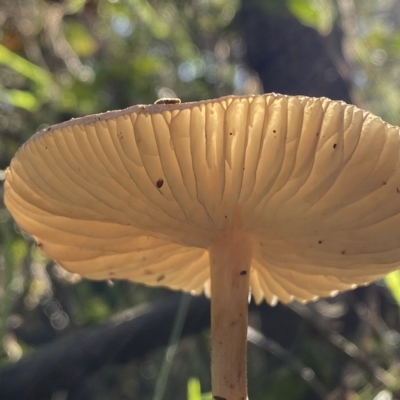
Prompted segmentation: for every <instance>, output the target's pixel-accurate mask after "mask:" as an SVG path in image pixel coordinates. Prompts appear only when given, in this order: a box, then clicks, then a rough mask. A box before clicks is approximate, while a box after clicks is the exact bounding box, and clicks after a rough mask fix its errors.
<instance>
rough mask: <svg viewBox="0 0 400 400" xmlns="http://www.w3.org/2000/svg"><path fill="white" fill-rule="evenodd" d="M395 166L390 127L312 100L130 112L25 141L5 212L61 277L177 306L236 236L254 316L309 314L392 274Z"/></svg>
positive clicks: (239, 101)
mask: <svg viewBox="0 0 400 400" xmlns="http://www.w3.org/2000/svg"><path fill="white" fill-rule="evenodd" d="M399 155H400V132H399V128H398V127H394V126H391V125H389V124H387V123H385V122H383V121H382V120H381V119H380V118H378V117H375V116H373V115H372V114H370V113H368V112H365V111H363V110H360V109H359V108H357V107H355V106H351V105H347V104H345V103H343V102H337V101H332V100H329V99H326V98H307V97H303V96H296V97H289V96H283V95H276V94H267V95H261V96H244V97H234V96H231V97H224V98H220V99H216V100H210V101H202V102H197V103H183V104H166V105H165V104H155V105H150V106H134V107H131V108H128V109H126V110H122V111H114V112H108V113H105V114H99V115H95V116H90V117H85V118H79V119H75V120H71V121H69V122H66V123H62V124H59V125H56V126H54V127H52V128H49V129H47V130H45V131H42V132H40V133H38V134H36V135H35V136H33V137H32V138H31V139H30V140H29V141H28V142H27V143H26V144H25V145H24V146H23V147H22V148H21V149H20V150H19V151H18V153H17V155H16V156H15V157H14V159H13V161H12V163H11V166H10V168H9V169H8V170H7V174H6V181H5V203H6V205H7V207H8V209H9V210H10V212H11V213H12V215H13V216H14V218H15V220H16V222H17V223H18V224H19V225H20V227H21V228H22V229H23V230H25V231H27V232H28V233H30V234H32V235H33V236H34V238H35V240H36V241H37V242H38V246H39V247H40V248H41V250H42V251H43V252H44V253H45V254H46V255H47V256H49V257H50V258H52V259H54V260H56V261H57V262H58V263H59V264H60V265H62V266H63V267H65V268H66V269H67V270H69V271H72V272H77V273H79V274H81V275H83V276H85V277H87V278H91V279H108V278H124V279H130V280H133V281H136V282H142V283H145V284H147V285H157V286H158V285H163V286H168V287H170V288H173V289H182V290H185V291H190V292H192V293H201V292H202V291H203V290H205V289H206V290H207V288H208V287H209V276H210V273H209V259H208V250H207V249H208V248H209V246H210V244H211V243H212V241H213V239H214V238H215V237H216V235H218V233H220V232H221V231H223V230H229V229H239V230H241V231H245V232H247V233H250V234H251V236H252V240H253V254H254V256H253V260H252V265H251V273H250V286H251V291H252V294H253V296H254V297H255V299H256V301H257V302H260V301H261V300H262V299H263V298H265V299H266V300H267V301H268V302H269V303H271V304H274V303H276V301H277V300H278V299H279V300H280V301H282V302H289V301H291V300H292V299H293V298H296V299H298V300H299V301H309V300H314V299H315V298H317V297H319V296H329V295H333V294H334V293H335V292H336V291H340V290H346V289H349V288H352V287H354V286H355V285H359V284H365V283H367V282H370V281H372V280H375V279H378V278H380V277H382V276H384V275H385V274H387V273H388V272H390V271H392V270H394V269H397V268H398V266H399V265H400V167H399Z"/></svg>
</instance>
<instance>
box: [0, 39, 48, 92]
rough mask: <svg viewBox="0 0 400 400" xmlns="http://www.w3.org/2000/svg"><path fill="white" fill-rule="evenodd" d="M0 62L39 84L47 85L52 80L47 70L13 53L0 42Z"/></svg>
mask: <svg viewBox="0 0 400 400" xmlns="http://www.w3.org/2000/svg"><path fill="white" fill-rule="evenodd" d="M0 63H1V64H4V65H6V66H7V67H9V68H11V69H13V70H14V71H16V72H18V73H20V74H21V75H23V76H25V77H26V78H28V79H30V80H32V81H34V82H36V83H37V84H39V85H41V86H49V85H50V84H51V83H52V82H53V79H52V76H51V74H50V73H49V72H47V71H46V70H44V69H43V68H40V67H38V66H37V65H35V64H32V63H31V62H30V61H28V60H26V59H25V58H22V57H20V56H19V55H17V54H15V53H13V52H12V51H10V50H8V49H7V48H6V47H4V46H3V45H1V44H0Z"/></svg>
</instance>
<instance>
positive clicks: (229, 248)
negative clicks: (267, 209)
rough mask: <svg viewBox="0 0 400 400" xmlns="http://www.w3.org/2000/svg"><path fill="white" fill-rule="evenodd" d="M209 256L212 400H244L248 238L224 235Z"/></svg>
mask: <svg viewBox="0 0 400 400" xmlns="http://www.w3.org/2000/svg"><path fill="white" fill-rule="evenodd" d="M209 253H210V268H211V272H210V275H211V346H212V349H211V358H212V365H211V375H212V376H211V383H212V393H213V399H215V400H246V399H247V371H246V348H247V346H246V345H247V315H248V296H249V274H250V263H251V257H252V245H251V238H250V236H249V235H248V234H245V233H243V232H240V231H238V230H233V231H230V232H226V233H224V234H223V235H221V236H218V237H217V238H216V239H215V240H214V242H213V244H212V246H211V248H210V249H209Z"/></svg>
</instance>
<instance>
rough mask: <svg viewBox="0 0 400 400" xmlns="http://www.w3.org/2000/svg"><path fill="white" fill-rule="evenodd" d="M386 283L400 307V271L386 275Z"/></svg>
mask: <svg viewBox="0 0 400 400" xmlns="http://www.w3.org/2000/svg"><path fill="white" fill-rule="evenodd" d="M385 283H386V286H387V287H388V289H389V290H390V292H391V294H392V296H393V298H394V299H395V300H396V302H397V304H398V305H399V306H400V271H394V272H391V273H390V274H388V275H386V278H385Z"/></svg>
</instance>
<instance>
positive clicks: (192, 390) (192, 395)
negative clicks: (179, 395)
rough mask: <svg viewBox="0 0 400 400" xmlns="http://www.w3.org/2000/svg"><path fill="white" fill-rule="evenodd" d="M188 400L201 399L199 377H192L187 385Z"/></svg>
mask: <svg viewBox="0 0 400 400" xmlns="http://www.w3.org/2000/svg"><path fill="white" fill-rule="evenodd" d="M187 396H188V397H187V398H188V400H201V386H200V381H199V380H198V379H197V378H190V379H189V381H188V385H187Z"/></svg>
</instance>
